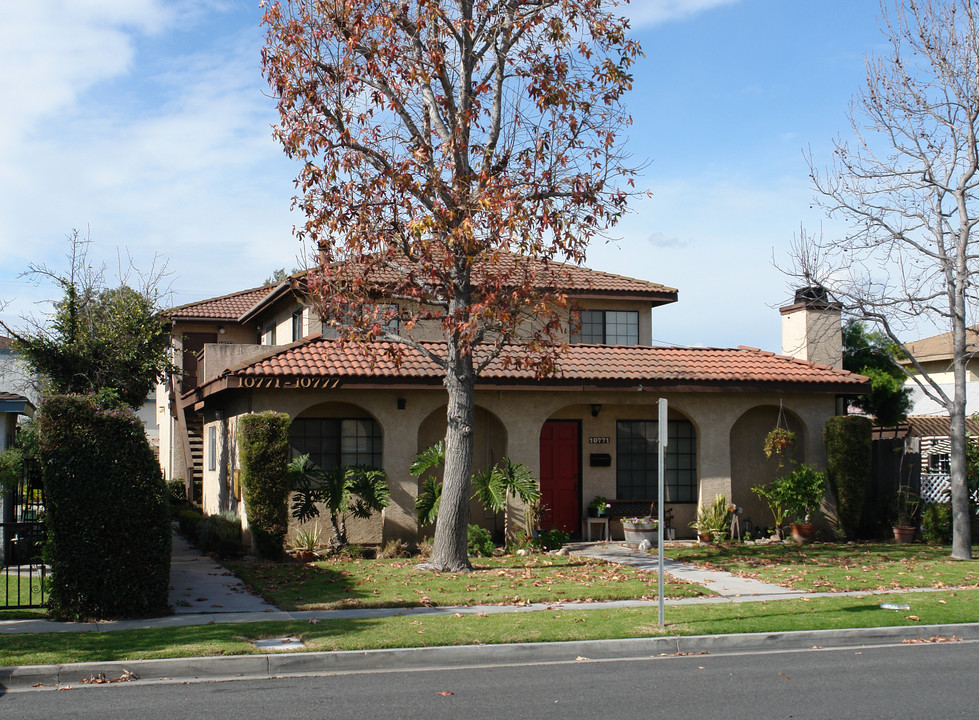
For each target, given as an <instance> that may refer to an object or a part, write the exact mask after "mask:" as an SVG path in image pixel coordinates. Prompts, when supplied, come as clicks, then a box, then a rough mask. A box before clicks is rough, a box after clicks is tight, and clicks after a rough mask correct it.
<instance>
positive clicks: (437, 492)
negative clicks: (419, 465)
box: [415, 477, 442, 525]
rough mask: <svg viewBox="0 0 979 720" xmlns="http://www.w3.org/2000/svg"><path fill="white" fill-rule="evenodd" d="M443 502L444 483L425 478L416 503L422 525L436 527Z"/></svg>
mask: <svg viewBox="0 0 979 720" xmlns="http://www.w3.org/2000/svg"><path fill="white" fill-rule="evenodd" d="M441 502H442V483H441V482H439V481H438V480H436V479H435V478H432V477H430V478H425V480H424V481H423V482H422V486H421V488H420V489H419V491H418V500H416V501H415V512H416V513H417V514H418V522H419V523H420V524H421V525H434V524H435V521H436V520H438V516H439V505H440V504H441Z"/></svg>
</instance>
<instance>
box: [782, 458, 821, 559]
mask: <svg viewBox="0 0 979 720" xmlns="http://www.w3.org/2000/svg"><path fill="white" fill-rule="evenodd" d="M775 482H776V484H777V485H778V487H779V490H778V494H779V497H780V498H781V500H782V502H783V503H784V504H785V508H786V510H787V512H788V515H789V519H790V527H791V528H792V539H793V540H795V541H796V542H797V543H805V542H809V541H811V540H812V539H813V538H814V537H815V536H816V530H817V528H816V526H815V525H814V524H813V523H812V520H813V519H814V518H815V516H816V515H817V514H818V513H819V506H820V504H821V503H822V501H823V497H824V496H825V495H826V473H824V472H820V471H818V470H816V469H815V468H813V467H811V466H809V465H804V464H800V465H796V466H795V468H794V469H793V470H792V472H790V473H789V474H788V475H785V476H783V477H781V478H779V479H778V480H776V481H775Z"/></svg>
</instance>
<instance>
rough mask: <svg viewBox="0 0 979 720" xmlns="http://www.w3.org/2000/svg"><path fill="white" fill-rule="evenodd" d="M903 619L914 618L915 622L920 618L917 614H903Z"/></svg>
mask: <svg viewBox="0 0 979 720" xmlns="http://www.w3.org/2000/svg"><path fill="white" fill-rule="evenodd" d="M904 619H905V620H914V621H915V622H919V621H920V620H921V618H920V617H918V616H917V615H905V616H904Z"/></svg>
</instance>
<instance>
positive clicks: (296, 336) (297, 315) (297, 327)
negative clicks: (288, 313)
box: [292, 309, 305, 342]
mask: <svg viewBox="0 0 979 720" xmlns="http://www.w3.org/2000/svg"><path fill="white" fill-rule="evenodd" d="M304 335H305V333H304V332H303V311H302V310H301V309H300V310H296V312H294V313H293V314H292V341H293V342H295V341H296V340H301V339H302V338H303V336H304Z"/></svg>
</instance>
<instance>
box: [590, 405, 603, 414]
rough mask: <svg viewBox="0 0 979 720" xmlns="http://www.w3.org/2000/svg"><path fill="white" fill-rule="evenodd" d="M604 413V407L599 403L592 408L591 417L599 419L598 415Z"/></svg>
mask: <svg viewBox="0 0 979 720" xmlns="http://www.w3.org/2000/svg"><path fill="white" fill-rule="evenodd" d="M601 411H602V406H601V405H600V404H599V403H594V404H593V405H592V406H591V416H592V417H598V413H600V412H601Z"/></svg>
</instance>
